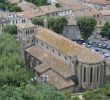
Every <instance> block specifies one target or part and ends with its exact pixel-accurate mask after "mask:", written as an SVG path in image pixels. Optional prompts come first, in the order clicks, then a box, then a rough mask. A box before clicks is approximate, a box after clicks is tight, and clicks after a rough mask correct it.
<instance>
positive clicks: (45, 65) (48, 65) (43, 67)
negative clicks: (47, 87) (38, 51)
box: [34, 62, 53, 74]
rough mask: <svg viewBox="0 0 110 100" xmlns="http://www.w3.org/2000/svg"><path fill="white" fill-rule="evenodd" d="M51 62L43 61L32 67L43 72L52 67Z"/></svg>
mask: <svg viewBox="0 0 110 100" xmlns="http://www.w3.org/2000/svg"><path fill="white" fill-rule="evenodd" d="M52 66H53V65H52V63H48V62H43V63H42V64H40V65H39V66H36V67H35V68H34V69H35V70H36V71H37V72H38V73H39V74H41V73H44V72H46V71H47V70H49V69H50V68H51V67H52Z"/></svg>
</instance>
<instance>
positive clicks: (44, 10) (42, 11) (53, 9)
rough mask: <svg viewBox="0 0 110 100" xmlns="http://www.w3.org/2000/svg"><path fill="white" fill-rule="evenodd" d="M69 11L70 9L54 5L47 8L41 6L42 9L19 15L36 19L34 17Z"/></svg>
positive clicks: (37, 8)
mask: <svg viewBox="0 0 110 100" xmlns="http://www.w3.org/2000/svg"><path fill="white" fill-rule="evenodd" d="M67 9H68V10H69V9H70V7H59V8H57V7H55V6H52V5H46V6H40V7H36V9H34V10H27V11H24V12H20V13H18V14H20V15H21V16H23V17H26V18H34V17H38V16H46V14H48V13H53V12H60V11H64V10H67Z"/></svg>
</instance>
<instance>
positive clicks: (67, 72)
mask: <svg viewBox="0 0 110 100" xmlns="http://www.w3.org/2000/svg"><path fill="white" fill-rule="evenodd" d="M23 26H24V25H23ZM23 26H22V25H20V26H19V25H18V36H19V37H20V38H19V40H20V41H21V45H22V44H24V45H22V46H23V48H24V51H25V61H26V65H27V66H28V67H30V68H31V69H32V70H35V72H36V77H37V81H38V82H42V76H43V75H45V76H48V78H49V79H48V80H47V82H48V83H49V84H51V85H53V86H55V88H56V89H58V90H61V91H68V92H75V91H77V90H86V89H93V88H98V87H102V86H103V85H104V82H105V77H106V64H105V62H104V60H103V59H102V58H100V57H101V56H99V55H98V54H97V53H94V52H91V51H90V50H88V49H87V48H85V47H81V46H79V45H78V44H76V43H73V42H72V41H70V40H68V39H66V38H64V37H62V36H60V35H57V34H56V33H54V32H52V31H50V30H48V29H45V28H41V27H37V28H36V27H35V26H33V25H30V26H29V27H28V28H27V27H25V28H24V27H23ZM27 30H34V32H30V33H29V34H28V35H27V34H26V31H27ZM35 34H36V35H35ZM28 37H30V40H32V39H34V40H33V42H32V41H31V42H30V43H28V42H27V41H28V39H29V38H28ZM33 37H34V38H33ZM43 37H44V38H43ZM50 38H51V39H52V40H49V39H50ZM47 40H48V42H46V41H47ZM24 41H25V42H24ZM50 41H51V42H50ZM58 41H59V44H57V45H55V46H53V44H54V43H58ZM62 43H63V45H64V48H63V46H61V47H60V48H57V47H58V46H59V45H60V44H62ZM69 45H71V46H69ZM65 46H67V47H65ZM72 46H74V47H72ZM65 48H67V50H69V51H70V52H71V51H73V50H72V49H75V48H76V49H77V48H82V50H85V52H86V53H88V55H86V53H84V52H83V53H81V50H80V52H79V54H77V53H76V54H74V55H72V54H69V53H70V52H68V53H66V49H65ZM64 50H65V51H64ZM77 51H78V49H77ZM80 53H81V54H80ZM82 55H84V56H83V57H84V59H85V60H84V59H83V60H81V59H80V58H79V57H81V56H82ZM86 56H89V57H90V58H88V57H86ZM92 56H94V57H93V58H94V59H96V61H95V60H94V59H93V60H92ZM98 56H99V57H98ZM95 57H96V58H95ZM97 57H98V58H97ZM89 59H90V61H89Z"/></svg>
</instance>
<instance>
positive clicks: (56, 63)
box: [26, 46, 75, 78]
mask: <svg viewBox="0 0 110 100" xmlns="http://www.w3.org/2000/svg"><path fill="white" fill-rule="evenodd" d="M26 52H28V53H29V54H31V55H32V56H34V57H35V58H37V59H39V60H40V61H42V62H48V63H49V64H50V65H49V64H46V63H44V64H43V65H44V66H43V65H40V66H41V67H40V66H36V67H35V69H36V71H38V72H39V73H42V72H44V71H45V70H47V69H48V68H51V69H52V70H54V71H55V72H56V73H58V74H60V75H61V76H62V77H64V78H69V77H71V76H74V75H75V73H74V69H73V68H72V67H70V66H68V65H67V64H66V63H65V62H63V61H61V60H60V59H58V58H56V57H55V56H53V55H51V54H50V53H48V52H46V51H45V50H43V49H42V48H40V47H39V46H31V47H29V48H27V49H26ZM44 67H45V68H44ZM42 68H43V69H42ZM44 69H45V70H44Z"/></svg>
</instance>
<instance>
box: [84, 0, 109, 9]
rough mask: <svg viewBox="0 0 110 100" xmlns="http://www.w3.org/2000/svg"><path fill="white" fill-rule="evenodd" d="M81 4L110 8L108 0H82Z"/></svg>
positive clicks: (97, 7)
mask: <svg viewBox="0 0 110 100" xmlns="http://www.w3.org/2000/svg"><path fill="white" fill-rule="evenodd" d="M83 4H85V5H87V6H90V7H92V8H96V9H99V10H101V9H104V8H110V0H83Z"/></svg>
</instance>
